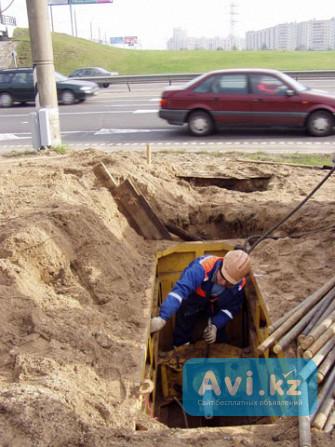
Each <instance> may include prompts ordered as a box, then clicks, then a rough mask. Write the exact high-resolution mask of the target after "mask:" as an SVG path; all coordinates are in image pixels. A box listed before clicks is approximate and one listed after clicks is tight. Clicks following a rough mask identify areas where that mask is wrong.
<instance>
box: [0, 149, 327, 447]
mask: <svg viewBox="0 0 335 447" xmlns="http://www.w3.org/2000/svg"><path fill="white" fill-rule="evenodd" d="M101 161H103V162H104V164H105V165H106V166H107V167H108V169H109V171H110V172H111V173H112V175H113V176H114V177H115V178H117V179H119V178H121V176H128V175H130V176H132V178H133V179H134V180H135V181H136V183H137V185H138V186H139V187H140V189H141V191H142V192H143V194H144V195H145V197H146V198H147V200H148V201H149V202H150V204H151V206H152V207H153V209H154V210H155V211H156V213H157V214H158V215H159V217H161V218H162V219H163V220H164V221H166V222H170V223H174V224H176V225H178V226H180V227H182V228H183V229H184V230H187V231H189V232H190V233H192V234H195V235H196V236H198V237H201V238H203V239H224V240H230V239H234V240H235V241H238V242H243V241H244V239H245V238H246V237H247V236H250V235H253V234H260V233H263V232H264V231H266V230H267V229H268V228H270V227H271V226H272V225H274V224H275V223H277V222H278V221H279V220H280V219H281V218H282V217H283V216H285V215H286V214H287V213H288V212H289V211H291V210H292V209H293V208H294V207H295V206H297V205H298V204H299V202H301V201H302V200H303V199H304V198H305V196H306V195H307V194H308V193H309V192H310V191H312V189H313V188H314V187H315V186H316V185H317V184H318V183H319V182H320V181H321V180H322V178H323V177H324V176H325V175H326V172H325V171H321V170H314V169H307V168H298V167H294V168H293V167H289V166H277V165H264V164H251V163H247V162H239V161H237V160H236V159H234V157H233V156H231V155H230V156H228V155H227V156H226V157H224V158H223V157H221V158H217V157H214V156H211V155H202V154H187V153H185V154H172V153H171V154H159V153H155V154H153V157H152V164H150V165H148V164H147V163H146V158H145V156H144V154H140V153H126V154H107V153H103V152H98V151H95V150H86V151H83V152H77V153H71V154H70V155H66V156H55V155H52V154H51V155H48V154H38V155H36V156H34V157H30V158H26V159H21V160H14V159H11V160H6V159H1V160H0V185H1V201H0V210H1V230H0V334H1V344H0V445H1V446H2V447H5V446H11V447H16V446H22V447H30V446H31V447H37V446H41V447H44V446H52V447H55V446H60V447H65V446H90V447H91V446H92V447H105V446H106V447H107V446H108V447H111V446H126V445H129V444H130V443H131V444H132V445H134V446H140V445H141V446H157V447H158V446H165V445H170V444H171V442H173V444H174V445H175V446H176V447H177V446H186V445H189V446H191V445H196V446H197V447H200V446H205V445H208V444H209V443H210V445H211V446H213V447H216V446H219V445H220V446H221V445H226V446H239V445H254V446H282V445H285V446H296V445H298V425H297V420H296V418H286V419H285V418H282V420H278V421H277V422H276V424H274V425H273V426H271V427H269V426H257V427H234V428H225V429H224V428H222V429H201V428H199V429H197V430H191V431H190V430H182V429H178V430H173V429H167V428H166V427H165V426H163V425H162V424H160V423H159V422H157V421H155V420H152V419H150V418H149V417H147V416H145V415H144V414H138V410H137V401H136V392H137V390H138V386H139V381H140V377H141V368H142V365H143V356H144V350H145V342H146V336H147V330H148V328H147V325H148V319H149V308H150V303H149V295H150V294H149V293H148V290H150V287H151V283H150V279H151V275H152V273H153V266H154V260H155V254H156V252H157V251H159V250H162V249H164V248H166V247H168V246H172V245H174V244H176V243H177V242H178V243H179V242H180V240H179V239H178V238H177V237H176V236H174V237H173V240H172V241H147V240H144V239H143V237H141V236H139V235H138V234H137V233H136V232H135V231H134V230H133V229H132V228H131V227H130V226H129V225H128V222H127V220H126V219H125V217H124V216H123V215H122V214H121V213H120V211H119V210H118V208H117V205H116V203H115V201H114V199H113V197H112V195H111V193H110V192H109V191H108V190H107V189H106V188H104V187H103V186H101V184H100V183H99V182H98V181H97V179H96V177H95V175H94V173H93V167H94V166H95V165H96V164H98V163H99V162H101ZM190 172H192V173H194V172H197V173H203V174H212V175H214V174H215V175H222V174H225V175H231V176H248V175H253V176H255V175H259V176H262V175H265V174H266V175H272V177H271V181H270V184H269V186H268V189H267V191H263V192H261V191H258V192H257V191H256V192H250V193H243V192H238V191H231V190H227V189H223V188H220V187H217V186H209V187H195V186H192V185H191V184H190V183H188V182H187V181H185V180H182V179H180V178H178V177H177V175H184V174H187V173H190ZM334 191H335V177H334V176H333V177H331V178H330V179H329V180H328V181H327V182H326V183H325V184H324V185H323V186H322V188H321V189H320V190H318V192H317V193H316V194H315V195H314V196H313V198H312V199H311V200H309V201H308V202H307V203H306V204H305V206H304V207H303V208H302V209H300V210H299V211H298V213H296V214H294V216H293V217H291V218H290V219H289V220H288V221H287V222H285V223H284V224H283V225H282V226H281V227H280V228H279V229H278V230H277V231H276V235H285V236H287V235H291V234H293V233H294V234H296V233H303V232H306V233H307V232H312V231H314V230H317V229H323V228H327V227H331V226H332V225H334V221H335V219H334V218H335V200H334ZM334 242H335V232H334V230H330V231H329V230H328V231H323V232H318V233H313V234H308V235H306V236H304V237H303V238H299V239H293V238H289V237H286V238H283V239H278V240H272V239H267V240H265V241H264V242H262V243H260V244H259V245H258V246H257V247H256V248H255V250H254V251H253V252H252V260H253V272H254V274H255V275H256V277H257V278H258V282H259V286H260V289H261V292H262V295H263V298H264V299H265V301H266V303H267V305H268V308H269V313H270V316H271V318H272V319H273V320H275V319H277V318H278V317H279V316H281V315H283V314H284V313H285V311H287V310H288V309H290V308H292V307H294V306H295V305H296V304H297V303H298V302H300V301H302V300H303V299H305V298H306V297H307V296H309V295H310V294H311V293H312V292H314V291H315V290H317V289H318V288H319V287H320V286H321V285H323V284H324V283H325V282H326V281H327V280H328V279H329V278H330V277H331V276H333V274H334V271H335V255H334ZM136 420H138V421H140V424H139V425H141V427H144V428H147V430H145V431H135V430H134V427H135V421H136ZM313 442H314V444H313V445H320V446H321V445H322V447H327V446H331V445H334V444H333V443H334V435H333V439H332V438H331V436H330V435H325V434H323V433H319V432H317V431H315V430H314V429H313Z"/></svg>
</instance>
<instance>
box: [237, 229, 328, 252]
mask: <svg viewBox="0 0 335 447" xmlns="http://www.w3.org/2000/svg"><path fill="white" fill-rule="evenodd" d="M330 230H335V225H332V226H331V227H328V228H320V229H319V230H312V231H305V232H304V233H297V234H294V233H293V234H286V235H284V236H267V237H266V238H264V239H273V240H275V241H276V240H278V239H286V238H291V239H299V238H301V237H304V236H308V235H310V234H316V233H321V232H323V231H330ZM261 237H262V235H261V234H253V235H252V236H249V237H247V238H246V239H245V241H244V244H243V247H242V250H244V251H247V250H246V247H247V245H248V244H250V245H252V243H251V242H250V241H252V240H253V239H259V238H261Z"/></svg>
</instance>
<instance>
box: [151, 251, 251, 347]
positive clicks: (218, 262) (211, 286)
mask: <svg viewBox="0 0 335 447" xmlns="http://www.w3.org/2000/svg"><path fill="white" fill-rule="evenodd" d="M249 272H250V257H249V255H248V254H247V253H246V252H244V251H243V250H232V251H229V252H228V253H227V254H226V255H225V257H219V256H214V255H204V256H199V257H198V258H196V259H194V260H193V261H192V262H191V263H190V264H189V265H188V266H187V267H186V268H185V269H184V270H183V272H182V274H181V276H180V279H179V280H178V281H176V283H175V285H174V287H173V289H172V290H171V291H170V292H169V293H168V295H167V296H166V298H165V300H164V302H163V304H162V305H161V307H160V312H159V316H158V317H154V318H152V319H151V333H153V332H157V331H159V330H160V329H162V328H163V327H164V326H165V324H166V322H167V320H168V319H169V318H170V317H171V316H172V315H173V314H174V313H176V324H175V329H174V334H173V341H174V346H175V347H178V346H181V345H184V344H187V343H189V342H190V341H191V337H192V333H193V329H194V326H195V324H196V321H197V319H198V316H199V312H201V311H204V312H205V313H206V315H207V317H209V318H210V319H211V324H210V325H209V326H208V327H206V329H205V331H204V334H203V337H204V339H205V340H206V342H207V343H214V342H215V341H216V342H224V341H226V335H225V330H224V328H225V326H226V324H227V323H228V322H229V321H231V320H232V319H233V318H234V316H235V315H236V314H237V313H238V312H239V310H240V307H241V304H242V302H243V299H244V287H245V284H246V280H245V277H246V276H247V275H248V274H249Z"/></svg>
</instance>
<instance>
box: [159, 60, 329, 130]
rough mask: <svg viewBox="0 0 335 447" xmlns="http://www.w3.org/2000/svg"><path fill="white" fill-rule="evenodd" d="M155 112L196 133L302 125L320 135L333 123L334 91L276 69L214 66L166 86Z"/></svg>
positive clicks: (172, 122)
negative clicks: (221, 128) (220, 128)
mask: <svg viewBox="0 0 335 447" xmlns="http://www.w3.org/2000/svg"><path fill="white" fill-rule="evenodd" d="M159 116H160V117H161V118H162V119H164V120H166V121H167V122H168V123H169V124H176V125H183V124H185V123H186V124H187V125H188V129H189V131H190V133H191V134H193V135H196V136H205V135H209V134H211V133H212V132H213V131H214V129H215V127H217V126H228V127H230V126H239V127H241V126H257V127H265V126H276V127H288V126H292V127H303V128H306V129H307V131H308V132H309V133H310V134H311V135H314V136H326V135H329V134H331V133H332V132H333V128H334V125H335V120H334V119H335V95H334V94H332V93H328V92H324V91H321V90H312V89H310V88H307V87H305V86H303V85H302V84H300V83H299V82H297V81H295V80H294V79H293V78H292V77H290V76H288V75H287V74H285V73H282V72H280V71H277V70H264V69H232V70H218V71H212V72H209V73H205V74H203V75H201V76H198V77H196V78H195V79H193V80H191V81H190V82H188V83H186V84H184V85H181V86H177V87H173V86H171V87H167V88H166V89H165V90H164V91H163V93H162V96H161V101H160V110H159Z"/></svg>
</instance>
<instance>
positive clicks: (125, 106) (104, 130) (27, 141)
mask: <svg viewBox="0 0 335 447" xmlns="http://www.w3.org/2000/svg"><path fill="white" fill-rule="evenodd" d="M303 83H304V84H305V85H306V86H309V87H313V88H319V89H322V90H328V91H331V92H335V80H318V81H315V80H313V81H305V82H303ZM163 88H164V85H161V84H152V85H135V86H131V90H132V91H130V92H129V91H128V88H127V86H126V85H124V86H123V85H122V86H110V87H109V88H107V89H101V90H100V92H99V95H98V96H95V97H92V98H89V99H88V100H87V101H85V102H84V103H80V104H75V105H72V106H60V107H59V113H60V125H61V136H62V142H63V144H64V145H66V146H68V147H69V148H71V149H75V150H80V149H85V148H88V147H96V148H97V149H101V150H107V151H115V150H143V149H144V148H145V147H146V145H147V144H150V145H151V148H152V150H159V149H175V150H177V149H179V150H199V149H203V150H213V151H216V150H220V151H222V150H223V151H246V152H247V151H253V152H254V151H259V150H264V151H272V152H297V151H299V152H319V153H332V152H335V134H334V135H332V136H329V137H324V138H315V137H310V136H308V135H306V133H305V131H303V130H285V131H283V130H281V129H278V130H264V129H257V130H247V129H238V130H237V129H235V130H227V129H226V130H219V131H218V132H216V133H215V134H214V135H212V136H210V137H206V138H197V137H193V136H190V135H189V134H188V132H187V129H186V127H178V126H170V125H169V124H167V123H166V122H165V121H163V120H161V119H160V118H159V117H158V114H157V112H158V107H159V99H160V94H161V91H162V89H163ZM34 111H35V107H34V106H33V105H32V106H31V105H26V106H16V107H12V108H10V109H0V152H7V151H11V150H27V149H31V148H32V133H31V129H32V126H31V114H32V113H33V112H34Z"/></svg>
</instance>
